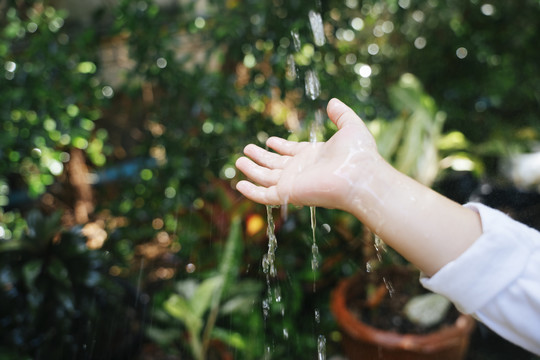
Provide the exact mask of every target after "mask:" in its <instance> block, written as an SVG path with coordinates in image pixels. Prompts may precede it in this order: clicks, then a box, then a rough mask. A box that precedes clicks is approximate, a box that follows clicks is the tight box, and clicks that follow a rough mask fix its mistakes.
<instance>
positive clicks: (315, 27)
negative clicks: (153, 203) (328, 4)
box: [308, 10, 326, 46]
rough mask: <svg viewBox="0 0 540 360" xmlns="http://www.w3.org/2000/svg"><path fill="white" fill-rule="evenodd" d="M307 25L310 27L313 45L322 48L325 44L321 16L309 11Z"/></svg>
mask: <svg viewBox="0 0 540 360" xmlns="http://www.w3.org/2000/svg"><path fill="white" fill-rule="evenodd" d="M308 15H309V24H310V25H311V32H312V33H313V40H314V42H315V45H317V46H323V45H324V44H325V42H326V39H325V37H324V25H323V21H322V17H321V14H320V13H318V12H316V11H313V10H310V12H309V14H308Z"/></svg>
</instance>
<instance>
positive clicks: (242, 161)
mask: <svg viewBox="0 0 540 360" xmlns="http://www.w3.org/2000/svg"><path fill="white" fill-rule="evenodd" d="M236 167H237V168H238V169H239V170H240V171H242V172H243V173H244V175H246V176H247V177H248V178H249V179H251V180H252V181H253V182H256V183H258V184H260V185H262V186H265V187H269V186H272V185H275V184H276V183H277V182H278V180H279V176H280V174H281V170H279V169H269V168H266V167H263V166H259V165H257V164H256V163H254V162H253V161H252V160H250V159H248V158H246V157H241V158H239V159H238V160H236Z"/></svg>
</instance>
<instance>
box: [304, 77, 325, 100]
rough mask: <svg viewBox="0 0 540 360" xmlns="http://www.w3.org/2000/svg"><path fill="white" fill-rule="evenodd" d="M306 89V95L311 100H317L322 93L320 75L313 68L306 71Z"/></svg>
mask: <svg viewBox="0 0 540 360" xmlns="http://www.w3.org/2000/svg"><path fill="white" fill-rule="evenodd" d="M305 89H306V95H307V96H308V97H309V98H310V99H311V100H315V99H316V98H318V97H319V95H320V94H321V83H320V81H319V77H318V76H317V74H316V73H315V71H313V70H308V71H306V77H305Z"/></svg>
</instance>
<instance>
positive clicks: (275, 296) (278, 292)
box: [274, 286, 281, 302]
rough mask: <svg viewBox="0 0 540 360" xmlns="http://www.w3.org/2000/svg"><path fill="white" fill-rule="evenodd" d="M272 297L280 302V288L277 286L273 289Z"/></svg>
mask: <svg viewBox="0 0 540 360" xmlns="http://www.w3.org/2000/svg"><path fill="white" fill-rule="evenodd" d="M274 298H275V299H276V302H281V289H280V288H279V286H278V287H276V288H275V289H274Z"/></svg>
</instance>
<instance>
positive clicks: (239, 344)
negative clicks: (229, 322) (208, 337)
mask: <svg viewBox="0 0 540 360" xmlns="http://www.w3.org/2000/svg"><path fill="white" fill-rule="evenodd" d="M212 336H213V337H214V338H216V339H219V340H221V341H223V342H224V343H226V344H227V345H229V346H231V347H233V348H235V349H238V350H243V349H245V348H246V340H245V339H244V338H243V337H242V335H241V334H239V333H237V332H232V331H228V330H225V329H221V328H217V327H216V328H214V330H213V331H212Z"/></svg>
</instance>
